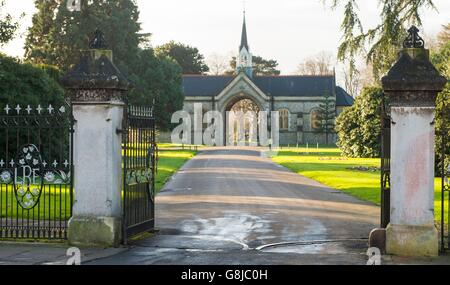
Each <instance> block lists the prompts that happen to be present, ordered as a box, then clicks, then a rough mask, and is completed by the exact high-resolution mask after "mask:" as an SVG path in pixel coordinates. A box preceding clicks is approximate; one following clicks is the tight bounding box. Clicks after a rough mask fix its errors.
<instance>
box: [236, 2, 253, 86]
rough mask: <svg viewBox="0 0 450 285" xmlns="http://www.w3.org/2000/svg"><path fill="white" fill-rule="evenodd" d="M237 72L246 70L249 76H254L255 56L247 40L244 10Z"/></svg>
mask: <svg viewBox="0 0 450 285" xmlns="http://www.w3.org/2000/svg"><path fill="white" fill-rule="evenodd" d="M236 69H237V73H240V72H245V73H246V74H247V76H248V77H250V78H252V77H253V56H252V54H251V53H250V48H249V46H248V40H247V24H246V21H245V10H244V23H243V25H242V35H241V45H240V47H239V58H238V62H237V65H236Z"/></svg>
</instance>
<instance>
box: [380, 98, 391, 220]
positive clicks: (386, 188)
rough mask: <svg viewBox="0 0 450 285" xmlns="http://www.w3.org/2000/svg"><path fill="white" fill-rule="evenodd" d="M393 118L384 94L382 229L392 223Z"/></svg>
mask: <svg viewBox="0 0 450 285" xmlns="http://www.w3.org/2000/svg"><path fill="white" fill-rule="evenodd" d="M390 182H391V117H390V115H389V105H388V103H387V102H386V97H385V95H384V93H383V98H382V104H381V227H382V228H386V227H387V226H388V225H389V222H390V218H391V217H390V216H391V214H390V210H391V209H390V208H391V186H390Z"/></svg>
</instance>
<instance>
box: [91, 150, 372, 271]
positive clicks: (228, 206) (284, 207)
mask: <svg viewBox="0 0 450 285" xmlns="http://www.w3.org/2000/svg"><path fill="white" fill-rule="evenodd" d="M262 153H263V152H262V151H261V150H260V149H250V148H214V149H207V150H204V151H202V152H201V153H200V154H199V155H198V156H196V157H195V158H194V159H192V160H191V161H189V162H188V163H187V164H186V165H185V166H184V167H183V168H182V169H181V170H180V171H179V172H178V173H177V174H176V175H175V176H173V178H172V179H171V181H170V182H169V183H168V184H167V185H166V186H165V188H164V189H163V190H162V192H161V193H160V194H159V195H158V197H157V208H156V217H157V228H158V229H159V232H158V233H156V234H155V235H154V236H152V237H149V238H147V239H144V240H141V241H138V242H135V243H134V244H133V246H132V247H131V248H130V249H129V250H127V251H125V252H121V253H120V254H118V255H115V256H112V257H109V258H106V259H101V260H97V261H96V262H94V263H99V264H233V265H235V264H365V263H366V261H367V257H366V255H365V251H366V250H367V238H368V235H369V232H370V231H371V229H373V228H375V227H376V226H377V224H378V221H379V208H378V207H377V206H374V205H372V204H369V203H366V202H362V201H359V200H357V199H356V198H353V197H351V196H348V195H346V194H343V193H342V192H340V191H337V190H334V189H330V188H328V187H326V186H324V185H322V184H320V183H318V182H315V181H313V180H310V179H307V178H305V177H302V176H300V175H298V174H296V173H293V172H291V171H289V170H287V169H286V168H284V167H281V166H279V165H277V164H275V163H273V162H272V161H271V160H270V159H269V158H266V157H264V155H262Z"/></svg>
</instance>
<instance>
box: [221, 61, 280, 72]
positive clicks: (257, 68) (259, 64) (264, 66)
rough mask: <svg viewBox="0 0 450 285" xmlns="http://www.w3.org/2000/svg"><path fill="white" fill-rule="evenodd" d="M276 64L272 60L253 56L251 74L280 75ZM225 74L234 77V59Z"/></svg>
mask: <svg viewBox="0 0 450 285" xmlns="http://www.w3.org/2000/svg"><path fill="white" fill-rule="evenodd" d="M277 67H278V62H277V61H276V60H274V59H264V58H262V57H260V56H253V74H254V75H257V76H270V75H280V74H281V71H280V70H278V69H277ZM225 74H228V75H236V57H235V56H233V58H232V59H231V61H230V70H228V71H226V72H225Z"/></svg>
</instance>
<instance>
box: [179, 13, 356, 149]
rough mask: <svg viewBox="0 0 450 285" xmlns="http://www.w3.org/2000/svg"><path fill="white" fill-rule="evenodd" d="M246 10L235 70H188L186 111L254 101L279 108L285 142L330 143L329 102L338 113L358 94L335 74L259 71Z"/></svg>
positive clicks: (256, 106)
mask: <svg viewBox="0 0 450 285" xmlns="http://www.w3.org/2000/svg"><path fill="white" fill-rule="evenodd" d="M248 42H249V41H248V34H247V21H246V15H245V12H244V21H243V25H242V33H241V44H240V46H239V54H238V56H237V59H236V74H235V75H220V76H211V75H189V74H185V75H183V92H184V94H185V102H184V110H185V111H188V112H189V113H191V114H193V113H194V104H195V103H202V105H203V112H204V113H206V112H208V111H219V112H221V113H222V115H223V117H224V118H226V112H228V111H230V110H235V108H236V106H241V105H243V104H240V103H241V102H243V101H245V102H246V103H248V102H250V103H251V104H253V105H254V108H253V109H257V110H260V111H268V112H271V111H279V114H280V120H279V121H280V144H281V145H288V144H290V145H294V144H297V143H298V144H306V143H309V144H316V143H320V144H325V142H334V141H335V140H336V136H335V135H334V134H333V133H332V132H329V131H326V132H325V131H324V128H323V120H322V118H323V106H324V104H325V102H327V103H326V104H328V105H329V106H330V105H331V106H332V107H333V108H334V109H335V114H336V116H337V115H338V114H339V113H340V112H342V110H343V109H344V108H346V107H349V106H351V105H353V101H354V100H353V98H352V97H351V96H350V95H348V93H347V92H346V91H345V90H344V89H343V88H341V87H339V86H337V85H336V75H335V73H334V72H333V73H332V74H330V75H320V76H316V75H311V76H300V75H292V76H260V75H258V74H254V70H253V56H252V54H251V51H250V46H249V43H248Z"/></svg>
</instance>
